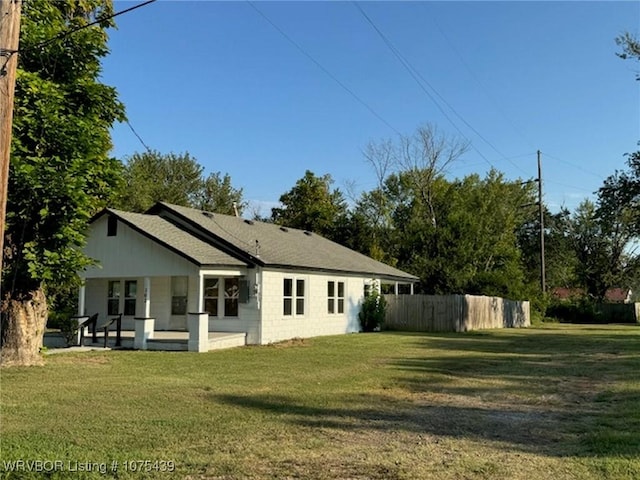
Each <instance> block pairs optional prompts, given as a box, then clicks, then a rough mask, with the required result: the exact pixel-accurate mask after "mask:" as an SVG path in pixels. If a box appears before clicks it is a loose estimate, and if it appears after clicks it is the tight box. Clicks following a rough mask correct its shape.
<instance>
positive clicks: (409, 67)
mask: <svg viewBox="0 0 640 480" xmlns="http://www.w3.org/2000/svg"><path fill="white" fill-rule="evenodd" d="M353 4H354V5H355V6H356V8H357V9H358V10H359V11H360V14H361V15H362V16H363V17H364V18H365V19H366V20H367V22H368V23H369V24H370V25H371V27H372V28H373V29H374V30H375V31H376V33H377V34H378V35H379V36H380V38H382V40H383V42H384V43H385V45H387V47H388V48H389V50H391V52H392V53H393V54H394V55H395V57H396V58H397V59H398V60H399V61H400V63H401V64H402V66H403V67H404V68H405V69H406V70H407V72H409V74H410V75H411V77H412V78H413V79H414V80H415V81H416V83H417V84H418V86H419V87H420V89H421V90H422V91H423V92H424V93H425V94H426V95H427V96H428V97H429V99H430V100H431V101H432V102H433V104H434V105H435V106H436V107H437V108H438V110H440V112H441V113H442V114H443V115H444V116H445V118H446V119H447V120H448V121H449V123H451V125H452V126H453V127H454V128H455V129H456V130H457V131H458V133H459V134H460V135H462V137H464V138H465V139H466V140H467V141H469V139H468V138H467V136H466V135H465V134H464V133H463V132H462V130H461V129H460V128H459V127H458V125H456V123H455V122H454V121H453V120H452V119H451V117H450V116H449V115H448V114H447V113H446V111H445V110H444V109H443V108H442V106H441V105H440V104H439V103H438V102H437V100H436V99H435V98H434V96H433V95H432V94H431V93H430V92H429V91H428V90H427V89H426V88H425V87H424V85H423V83H422V82H424V84H426V85H427V86H428V87H429V88H430V89H431V90H432V91H433V93H434V94H435V95H436V96H437V97H438V98H439V99H440V100H441V101H442V103H444V104H445V105H446V106H447V107H449V109H450V110H451V111H452V112H453V114H454V115H455V116H456V117H458V119H460V121H461V122H462V123H464V124H465V125H466V126H467V127H468V128H469V129H470V130H472V131H473V132H474V133H475V134H476V135H477V136H478V137H479V138H480V139H481V140H482V141H484V142H485V143H486V144H487V145H489V147H491V148H492V149H493V150H494V151H495V152H496V153H497V154H498V155H500V156H501V157H502V158H503V159H505V160H507V161H508V162H509V163H511V164H512V165H513V166H514V167H516V168H517V169H519V170H520V171H522V172H523V173H525V175H526V174H527V172H526V171H525V170H524V169H523V168H522V167H521V166H520V165H518V164H517V163H515V162H512V161H511V160H510V159H509V158H507V157H506V155H504V154H503V153H502V152H501V151H500V150H498V149H497V148H496V147H495V145H493V144H492V143H491V142H490V141H489V140H487V139H486V138H485V137H484V135H482V134H481V133H480V132H479V131H478V130H476V129H475V128H474V127H473V125H471V124H470V123H469V122H468V121H467V120H466V119H465V118H464V117H463V116H462V115H460V114H459V113H458V112H457V111H456V109H455V108H453V106H452V105H451V104H450V103H449V102H447V100H446V99H445V98H444V97H443V96H442V95H441V94H440V93H439V92H438V90H437V89H436V88H435V87H434V86H433V85H431V83H430V82H429V81H428V80H427V79H426V78H424V76H423V75H421V74H420V72H418V70H417V69H416V68H415V67H414V66H413V65H412V64H411V62H409V60H407V58H406V57H405V56H404V55H402V53H401V52H400V51H399V50H398V49H397V48H396V47H395V46H394V45H393V43H391V41H390V40H389V39H388V37H387V36H386V35H385V34H384V33H383V32H382V31H381V30H380V28H378V26H377V25H376V24H375V23H374V21H373V20H372V19H371V17H369V16H368V15H367V13H366V12H365V11H364V9H363V8H362V7H361V6H360V5H359V4H358V2H353ZM420 80H422V82H421V81H420ZM470 143H471V142H470ZM471 147H472V148H473V149H474V150H475V151H476V152H477V153H478V155H480V157H482V159H483V160H484V161H485V162H487V163H488V164H489V165H490V166H491V167H493V168H495V167H494V165H493V164H492V163H491V162H490V161H489V160H488V159H487V157H485V156H484V154H483V153H482V152H481V151H480V150H478V148H477V147H476V146H475V145H473V143H471Z"/></svg>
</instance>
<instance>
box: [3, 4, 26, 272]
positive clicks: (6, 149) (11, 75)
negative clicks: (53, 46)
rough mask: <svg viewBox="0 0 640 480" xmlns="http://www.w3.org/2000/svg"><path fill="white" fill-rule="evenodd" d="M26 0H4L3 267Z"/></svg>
mask: <svg viewBox="0 0 640 480" xmlns="http://www.w3.org/2000/svg"><path fill="white" fill-rule="evenodd" d="M21 6H22V0H0V271H2V260H3V257H4V231H5V224H6V218H7V186H8V183H9V156H10V154H11V129H12V125H13V95H14V92H15V88H16V68H17V65H18V42H19V39H20V9H21Z"/></svg>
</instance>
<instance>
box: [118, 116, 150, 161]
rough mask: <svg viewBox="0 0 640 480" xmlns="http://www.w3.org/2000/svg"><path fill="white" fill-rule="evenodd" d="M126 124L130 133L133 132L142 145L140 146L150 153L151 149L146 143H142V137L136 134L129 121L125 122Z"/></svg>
mask: <svg viewBox="0 0 640 480" xmlns="http://www.w3.org/2000/svg"><path fill="white" fill-rule="evenodd" d="M125 122H126V124H127V125H128V126H129V128H130V129H131V131H132V132H133V134H134V135H135V136H136V138H137V139H138V140H139V141H140V143H141V144H142V146H143V147H144V148H145V149H146V150H147V152H149V153H151V151H152V150H151V149H150V148H149V147H148V146H147V144H146V143H144V140H142V137H141V136H140V135H138V132H136V130H135V128H133V125H131V123H130V122H129V120H125Z"/></svg>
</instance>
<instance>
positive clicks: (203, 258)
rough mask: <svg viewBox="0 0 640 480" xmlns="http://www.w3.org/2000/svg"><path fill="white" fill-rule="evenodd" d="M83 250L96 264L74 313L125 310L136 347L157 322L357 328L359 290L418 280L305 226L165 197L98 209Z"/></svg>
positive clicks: (290, 329) (229, 328)
mask: <svg viewBox="0 0 640 480" xmlns="http://www.w3.org/2000/svg"><path fill="white" fill-rule="evenodd" d="M85 252H86V254H87V255H89V256H90V257H91V258H93V259H95V260H97V264H96V265H95V266H94V267H90V268H88V269H86V270H85V271H84V272H82V273H81V276H82V277H83V279H84V285H83V287H82V288H81V289H80V298H79V314H80V315H93V314H95V313H97V314H98V316H99V318H101V319H105V320H106V319H107V318H108V317H110V316H114V315H118V314H122V315H123V316H122V328H123V329H125V330H137V333H136V335H137V334H138V331H139V332H140V335H141V337H140V338H141V340H140V341H138V339H136V342H138V346H141V345H142V348H144V345H145V343H144V340H143V337H144V338H152V337H153V335H154V332H158V331H163V330H167V331H187V330H189V331H190V333H189V338H190V342H191V341H192V340H193V338H192V331H195V330H196V329H199V332H200V335H201V337H202V336H206V335H207V332H244V333H246V343H249V344H267V343H271V342H277V341H281V340H286V339H290V338H295V337H303V338H304V337H313V336H318V335H333V334H340V333H348V332H357V331H359V329H360V327H359V322H358V312H359V310H360V305H361V303H362V300H363V298H364V296H365V291H366V289H368V288H370V286H371V285H372V284H378V285H379V284H380V283H383V284H384V283H391V284H395V286H396V291H397V288H398V285H400V284H403V285H410V286H411V287H412V285H413V283H414V282H416V281H417V280H418V278H417V277H415V276H413V275H410V274H408V273H406V272H403V271H401V270H398V269H396V268H393V267H391V266H389V265H385V264H383V263H380V262H378V261H375V260H373V259H371V258H369V257H367V256H365V255H362V254H360V253H357V252H355V251H353V250H350V249H348V248H346V247H343V246H341V245H339V244H337V243H334V242H332V241H330V240H327V239H325V238H323V237H321V236H320V235H317V234H315V233H312V232H307V231H302V230H297V229H293V228H286V227H282V226H279V225H275V224H270V223H263V222H258V221H252V220H245V219H242V218H239V217H233V216H229V215H221V214H217V213H211V212H205V211H201V210H196V209H192V208H186V207H180V206H176V205H170V204H167V203H158V204H156V205H155V206H154V207H153V208H151V209H150V210H149V211H148V212H147V213H145V214H139V213H129V212H123V211H119V210H114V209H105V210H103V211H102V212H100V213H99V214H98V215H96V216H95V217H94V218H93V219H92V220H91V224H90V232H89V236H88V241H87V245H86V247H85ZM411 287H409V288H408V289H409V290H412V288H411ZM196 342H197V339H196ZM191 346H192V345H191V343H190V348H189V349H193V350H206V349H207V348H206V346H205V345H203V344H202V343H201V344H200V346H197V345H195V344H194V345H193V348H191Z"/></svg>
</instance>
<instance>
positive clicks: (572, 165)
mask: <svg viewBox="0 0 640 480" xmlns="http://www.w3.org/2000/svg"><path fill="white" fill-rule="evenodd" d="M544 155H545V156H546V157H549V158H552V159H553V160H557V161H559V162H562V163H564V164H566V165H569V166H570V167H573V168H577V169H578V170H582V171H583V172H584V173H588V174H589V175H593V176H594V177H597V178H598V179H600V180H604V177H603V176H602V175H599V174H597V173H596V172H593V171H591V170H588V169H586V168H584V167H582V166H580V165H578V164H577V163H573V162H569V161H567V160H563V159H562V158H558V157H556V156H555V155H550V154H548V153H547V152H544Z"/></svg>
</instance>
